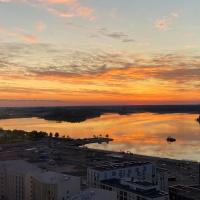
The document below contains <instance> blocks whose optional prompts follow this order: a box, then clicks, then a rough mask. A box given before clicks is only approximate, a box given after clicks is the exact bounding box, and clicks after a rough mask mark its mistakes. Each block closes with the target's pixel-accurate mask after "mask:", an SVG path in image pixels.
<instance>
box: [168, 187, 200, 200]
mask: <svg viewBox="0 0 200 200" xmlns="http://www.w3.org/2000/svg"><path fill="white" fill-rule="evenodd" d="M170 191H176V193H177V194H181V196H184V197H189V198H193V199H195V200H199V199H200V185H196V186H184V185H176V186H172V187H170Z"/></svg>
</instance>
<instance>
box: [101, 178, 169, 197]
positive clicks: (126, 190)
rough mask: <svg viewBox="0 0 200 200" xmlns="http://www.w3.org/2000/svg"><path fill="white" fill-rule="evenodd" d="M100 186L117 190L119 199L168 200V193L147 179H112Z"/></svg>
mask: <svg viewBox="0 0 200 200" xmlns="http://www.w3.org/2000/svg"><path fill="white" fill-rule="evenodd" d="M100 188H102V189H105V190H109V191H115V192H117V199H118V200H168V199H169V198H168V194H167V193H165V192H161V191H159V189H158V186H157V185H154V184H152V183H149V182H146V181H136V182H134V181H132V180H119V179H110V180H104V181H102V182H101V185H100Z"/></svg>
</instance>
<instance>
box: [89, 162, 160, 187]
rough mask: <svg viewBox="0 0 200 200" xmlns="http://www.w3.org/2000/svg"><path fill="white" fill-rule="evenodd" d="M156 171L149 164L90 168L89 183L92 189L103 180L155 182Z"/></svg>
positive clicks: (124, 163)
mask: <svg viewBox="0 0 200 200" xmlns="http://www.w3.org/2000/svg"><path fill="white" fill-rule="evenodd" d="M155 174H156V170H155V167H154V166H153V164H152V163H149V162H123V163H109V164H106V165H101V166H97V167H94V168H88V170H87V181H88V185H89V186H91V187H98V184H99V183H100V182H101V181H103V180H109V179H125V178H131V179H132V180H136V181H148V182H151V183H153V182H155V181H156V179H155Z"/></svg>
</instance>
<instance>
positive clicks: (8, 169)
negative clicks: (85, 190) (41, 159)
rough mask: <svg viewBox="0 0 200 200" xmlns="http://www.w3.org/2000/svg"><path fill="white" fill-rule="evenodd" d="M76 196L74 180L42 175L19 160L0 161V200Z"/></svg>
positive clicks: (49, 199)
mask: <svg viewBox="0 0 200 200" xmlns="http://www.w3.org/2000/svg"><path fill="white" fill-rule="evenodd" d="M78 193H80V178H78V177H73V176H69V175H65V174H61V173H55V172H45V171H42V170H41V169H40V168H38V167H36V166H34V165H32V164H30V163H28V162H25V161H21V160H16V161H2V162H0V200H68V199H70V198H71V197H72V196H73V195H75V194H78Z"/></svg>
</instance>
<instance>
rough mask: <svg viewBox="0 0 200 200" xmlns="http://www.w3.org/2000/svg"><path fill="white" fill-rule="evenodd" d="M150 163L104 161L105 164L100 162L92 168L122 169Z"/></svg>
mask: <svg viewBox="0 0 200 200" xmlns="http://www.w3.org/2000/svg"><path fill="white" fill-rule="evenodd" d="M147 164H151V163H150V162H135V161H130V162H128V161H126V162H122V163H113V162H111V163H106V164H101V165H99V166H96V167H94V168H93V169H94V170H97V171H105V170H114V169H122V168H129V167H135V166H142V165H147Z"/></svg>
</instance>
